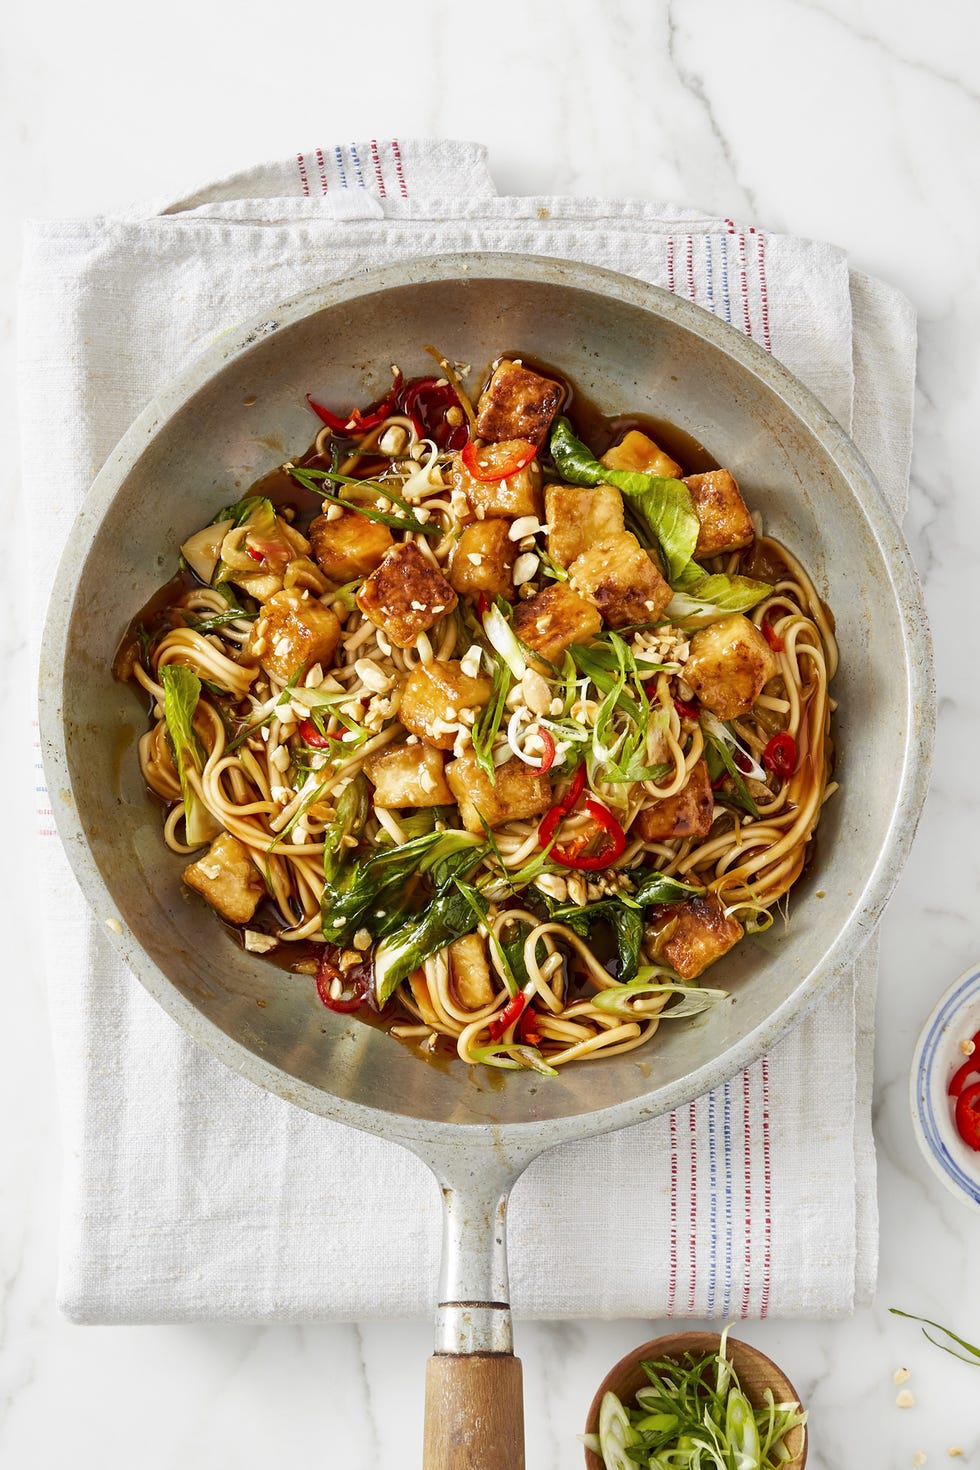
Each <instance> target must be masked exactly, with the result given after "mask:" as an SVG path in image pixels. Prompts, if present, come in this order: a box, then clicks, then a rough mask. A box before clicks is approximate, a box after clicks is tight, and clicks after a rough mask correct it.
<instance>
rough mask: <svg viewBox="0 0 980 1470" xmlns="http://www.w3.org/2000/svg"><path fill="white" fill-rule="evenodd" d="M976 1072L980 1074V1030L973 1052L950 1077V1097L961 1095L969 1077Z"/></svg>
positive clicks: (975, 1039) (974, 1038) (948, 1090)
mask: <svg viewBox="0 0 980 1470" xmlns="http://www.w3.org/2000/svg"><path fill="white" fill-rule="evenodd" d="M974 1072H976V1073H977V1074H978V1075H980V1031H978V1032H977V1033H976V1035H975V1036H974V1037H973V1050H972V1052H971V1053H970V1055H969V1056H968V1057H967V1059H966V1061H965V1062H964V1063H963V1065H962V1067H959V1068H957V1070H956V1071H955V1072H954V1073H953V1075H952V1077H951V1078H950V1079H949V1086H948V1087H947V1089H946V1091H947V1092H948V1093H949V1095H950V1097H959V1095H960V1093H961V1092H962V1091H963V1089H964V1087H965V1086H966V1084H967V1081H968V1079H969V1078H970V1077H971V1076H972V1075H973V1073H974Z"/></svg>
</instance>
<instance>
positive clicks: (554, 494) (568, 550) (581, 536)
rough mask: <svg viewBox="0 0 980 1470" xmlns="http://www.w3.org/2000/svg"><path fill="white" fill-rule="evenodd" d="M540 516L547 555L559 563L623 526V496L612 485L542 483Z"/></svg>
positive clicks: (568, 563)
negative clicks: (544, 527) (541, 511)
mask: <svg viewBox="0 0 980 1470" xmlns="http://www.w3.org/2000/svg"><path fill="white" fill-rule="evenodd" d="M544 518H545V522H546V524H547V526H548V555H549V556H550V557H551V558H552V560H553V561H556V562H557V563H558V565H559V566H560V567H567V566H571V564H572V562H573V561H574V560H575V558H576V557H577V556H581V555H582V552H583V551H588V549H589V547H590V546H593V545H594V544H595V543H596V542H597V541H607V540H608V539H609V537H610V536H617V535H619V534H620V533H621V532H622V531H624V530H625V529H626V526H625V524H624V521H623V497H622V495H621V494H620V493H619V491H618V490H617V489H616V488H615V486H613V485H546V486H545V487H544Z"/></svg>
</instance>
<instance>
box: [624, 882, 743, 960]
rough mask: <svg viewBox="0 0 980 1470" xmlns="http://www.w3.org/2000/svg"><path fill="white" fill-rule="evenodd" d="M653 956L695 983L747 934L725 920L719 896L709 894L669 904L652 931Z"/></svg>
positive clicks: (729, 920)
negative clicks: (702, 973) (704, 971)
mask: <svg viewBox="0 0 980 1470" xmlns="http://www.w3.org/2000/svg"><path fill="white" fill-rule="evenodd" d="M647 933H648V935H649V934H651V933H652V935H653V941H652V947H653V951H654V954H655V955H656V956H657V958H658V959H660V960H662V961H663V962H664V963H665V964H667V965H670V966H671V968H672V969H674V970H676V971H677V973H678V975H680V976H681V978H682V979H684V980H695V979H697V977H698V975H700V974H701V972H702V970H706V969H707V968H708V966H709V965H711V964H714V962H715V960H717V959H720V958H721V956H722V955H723V954H727V953H728V951H729V950H730V949H731V948H732V947H733V946H734V945H736V944H737V943H738V941H739V940H740V939H741V937H742V935H743V934H744V933H745V930H744V929H743V928H742V926H741V924H740V923H739V922H738V920H737V919H733V918H726V917H725V910H724V909H723V908H722V906H721V902H720V900H719V898H718V895H717V894H716V893H713V892H708V893H705V894H701V895H699V896H698V897H697V898H687V899H685V900H684V902H683V903H671V904H666V905H665V906H664V908H663V910H662V912H661V913H660V914H659V915H658V916H657V918H656V920H655V922H654V924H653V926H652V930H648V931H647Z"/></svg>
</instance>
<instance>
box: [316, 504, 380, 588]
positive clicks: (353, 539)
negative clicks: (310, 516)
mask: <svg viewBox="0 0 980 1470" xmlns="http://www.w3.org/2000/svg"><path fill="white" fill-rule="evenodd" d="M336 510H340V507H339V506H336V505H331V506H329V507H328V509H327V510H326V511H325V512H324V514H323V515H322V516H317V518H316V520H315V521H313V522H312V524H311V526H310V541H311V542H312V543H313V555H314V557H315V558H316V560H317V562H318V563H319V564H320V566H321V567H322V568H323V570H324V571H325V572H326V574H327V576H328V577H330V578H331V580H332V581H334V582H353V581H354V579H355V578H356V577H366V576H368V574H369V573H370V572H373V571H374V569H375V567H377V566H379V565H380V564H381V561H382V559H383V557H384V555H385V552H387V551H388V550H389V549H390V548H391V547H392V546H394V544H395V539H394V537H393V536H392V534H391V532H390V531H389V530H388V527H387V526H382V525H381V524H380V522H379V521H369V520H368V518H367V516H362V515H360V514H359V513H358V512H357V511H356V510H341V511H340V515H339V516H333V517H332V518H331V513H332V512H333V511H336Z"/></svg>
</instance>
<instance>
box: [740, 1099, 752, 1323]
mask: <svg viewBox="0 0 980 1470" xmlns="http://www.w3.org/2000/svg"><path fill="white" fill-rule="evenodd" d="M742 1125H743V1127H744V1130H745V1137H744V1139H743V1140H742V1148H743V1150H744V1157H745V1279H744V1281H743V1283H742V1316H743V1317H747V1316H748V1315H749V1301H750V1298H751V1295H752V1079H751V1077H750V1076H749V1074H748V1072H743V1073H742Z"/></svg>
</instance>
